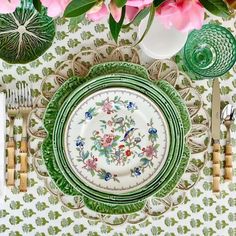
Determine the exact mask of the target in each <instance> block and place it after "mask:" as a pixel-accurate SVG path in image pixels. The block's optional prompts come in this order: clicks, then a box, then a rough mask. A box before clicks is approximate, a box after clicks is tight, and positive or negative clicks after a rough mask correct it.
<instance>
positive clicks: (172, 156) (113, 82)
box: [54, 76, 183, 203]
mask: <svg viewBox="0 0 236 236" xmlns="http://www.w3.org/2000/svg"><path fill="white" fill-rule="evenodd" d="M134 78H135V77H132V79H130V78H128V80H127V81H124V79H125V78H124V77H123V78H122V77H121V76H119V78H118V81H117V78H115V76H113V77H111V76H108V77H107V80H106V81H104V84H103V85H102V86H103V87H104V86H105V87H109V86H117V85H119V86H123V87H126V88H127V87H130V88H135V90H137V91H140V90H141V91H142V92H144V89H143V88H142V86H143V84H142V83H139V84H138V85H134V84H132V82H133V81H134ZM138 79H139V80H140V78H138ZM120 80H122V82H121V81H120ZM141 80H142V79H141ZM142 82H144V81H142ZM147 82H149V81H147ZM91 83H92V84H93V85H94V84H95V81H91ZM149 83H150V82H149ZM164 83H165V82H164ZM86 85H87V86H89V85H88V84H86ZM166 85H169V84H168V83H166ZM89 88H90V91H91V92H93V91H94V89H92V88H91V86H89ZM100 89H101V85H100V86H98V88H97V91H99V90H100ZM145 90H146V91H147V89H146V88H145ZM149 90H150V88H149ZM155 92H156V90H155ZM75 93H76V92H75ZM159 93H160V92H159ZM86 96H87V94H85V95H84V97H86ZM150 96H151V92H150V94H149V95H148V97H150ZM78 97H79V95H78ZM78 97H77V96H76V97H74V99H73V101H74V103H79V102H80V101H81V100H82V98H83V97H82V98H81V97H80V99H81V100H80V99H78ZM161 100H163V99H160V96H159V100H158V105H160V104H159V103H162V104H161V105H162V106H161V108H162V109H165V112H167V114H168V123H169V125H170V124H172V127H171V129H170V130H171V131H172V132H175V133H172V139H171V144H172V146H171V149H170V153H169V161H167V162H166V163H165V165H164V167H163V169H162V171H161V173H160V176H159V175H157V176H156V179H155V181H154V182H153V183H152V184H149V185H148V187H147V186H146V191H143V190H144V189H139V190H138V191H132V193H126V194H122V196H121V197H120V196H117V195H114V194H113V195H112V197H113V198H114V200H113V199H112V200H111V199H110V198H111V194H109V195H107V194H105V193H100V192H99V196H98V197H97V200H104V201H105V199H104V196H105V198H107V201H109V202H110V203H111V202H115V201H116V203H117V200H121V199H125V201H126V202H127V201H128V200H127V196H129V199H130V200H129V201H131V200H132V201H134V196H135V197H136V200H137V201H138V200H140V199H142V196H144V193H146V192H147V191H154V190H153V188H158V187H159V185H160V183H164V180H165V177H166V176H168V174H169V172H168V170H169V171H170V170H171V168H170V166H171V165H172V166H174V165H175V164H176V162H175V161H176V158H177V157H178V156H181V155H182V154H181V151H182V150H183V149H182V145H183V142H181V131H179V126H181V124H182V121H181V119H180V117H179V120H178V119H176V114H177V113H178V111H176V110H173V108H169V107H174V104H173V103H172V104H171V105H169V107H168V105H167V102H166V101H165V102H163V101H161ZM164 100H165V99H164ZM156 103H157V102H156ZM75 106H76V105H75ZM63 107H64V108H66V109H61V111H60V114H59V115H58V117H57V121H59V122H60V121H62V122H63V123H64V121H65V120H66V119H67V117H66V116H67V115H68V114H69V113H70V112H69V109H70V108H71V107H74V106H72V105H71V104H67V103H65V104H64V105H63ZM166 107H167V109H166ZM72 110H73V108H72ZM61 114H62V115H61ZM173 116H174V118H173ZM56 126H57V127H58V128H57V129H54V134H55V135H54V138H55V137H62V136H64V134H63V128H64V126H62V125H61V124H59V123H56ZM174 127H175V128H174ZM180 130H181V128H180ZM179 132H180V135H179V139H176V138H175V137H176V135H178V133H179ZM182 137H183V136H182ZM61 140H62V139H61ZM173 140H174V141H173ZM55 144H58V142H55ZM175 145H176V146H177V148H176V149H175V151H174V147H175ZM178 148H179V149H178ZM57 150H60V151H62V152H63V150H64V148H63V141H61V142H60V144H58V146H55V148H54V152H55V156H56V160H57V162H58V164H59V166H61V168H63V166H64V167H65V166H68V162H67V161H66V160H67V158H65V157H66V154H65V153H62V152H61V153H60V154H59V155H58V156H57V153H58V151H57ZM178 150H179V151H180V153H178ZM60 151H59V152H60ZM62 158H63V160H64V162H63V163H62V164H60V162H61V161H62ZM66 162H67V163H66ZM168 164H169V165H168ZM65 172H66V173H68V172H71V170H70V168H69V169H66V170H65ZM163 174H165V175H164V176H163ZM66 175H67V174H66ZM68 176H69V177H71V173H70V174H69V175H68ZM68 176H67V177H68ZM157 177H159V178H161V179H158V178H157ZM74 181H75V183H78V181H79V179H78V178H75V179H74ZM82 185H83V183H82V182H80V186H82ZM85 187H86V185H85ZM87 191H88V193H91V189H90V188H88V189H87ZM155 192H156V191H155ZM93 194H96V195H97V194H98V193H97V192H95V191H94V192H93ZM131 195H132V197H131ZM150 195H151V194H150ZM144 198H146V195H145V197H144Z"/></svg>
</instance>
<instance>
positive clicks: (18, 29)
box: [0, 0, 55, 64]
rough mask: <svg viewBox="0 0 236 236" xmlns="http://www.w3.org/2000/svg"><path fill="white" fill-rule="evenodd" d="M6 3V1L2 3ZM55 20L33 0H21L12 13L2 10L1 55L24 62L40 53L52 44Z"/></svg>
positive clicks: (0, 26) (5, 59)
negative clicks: (37, 9) (3, 12)
mask: <svg viewBox="0 0 236 236" xmlns="http://www.w3.org/2000/svg"><path fill="white" fill-rule="evenodd" d="M1 4H3V3H1ZM54 36H55V24H54V21H53V19H52V18H51V17H48V16H47V14H46V9H45V8H42V11H41V13H39V12H38V11H36V10H35V7H34V5H33V0H22V1H21V5H20V7H18V8H17V9H16V10H15V12H14V13H12V14H0V58H2V59H3V60H4V61H6V62H8V63H10V64H25V63H28V62H30V61H33V60H35V59H37V58H38V57H40V56H41V55H42V54H43V53H44V52H45V51H46V50H47V49H48V48H49V47H50V46H51V45H52V42H53V39H54Z"/></svg>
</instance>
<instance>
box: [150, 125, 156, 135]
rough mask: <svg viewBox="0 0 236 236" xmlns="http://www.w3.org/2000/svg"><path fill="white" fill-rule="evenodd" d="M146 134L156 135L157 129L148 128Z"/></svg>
mask: <svg viewBox="0 0 236 236" xmlns="http://www.w3.org/2000/svg"><path fill="white" fill-rule="evenodd" d="M148 133H149V134H157V129H155V128H153V127H151V128H149V130H148Z"/></svg>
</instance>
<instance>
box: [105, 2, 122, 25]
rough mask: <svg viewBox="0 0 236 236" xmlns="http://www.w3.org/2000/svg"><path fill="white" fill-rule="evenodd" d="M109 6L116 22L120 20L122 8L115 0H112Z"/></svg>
mask: <svg viewBox="0 0 236 236" xmlns="http://www.w3.org/2000/svg"><path fill="white" fill-rule="evenodd" d="M108 6H109V10H110V13H111V15H112V17H113V18H114V20H115V21H116V22H119V21H120V18H121V13H122V8H121V7H117V6H116V3H115V1H114V0H111V1H110V3H109V5H108Z"/></svg>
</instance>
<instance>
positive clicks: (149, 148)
mask: <svg viewBox="0 0 236 236" xmlns="http://www.w3.org/2000/svg"><path fill="white" fill-rule="evenodd" d="M144 153H145V155H146V156H147V157H152V156H153V155H154V153H155V150H154V148H153V146H151V145H150V146H147V147H146V148H145V149H144Z"/></svg>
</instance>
